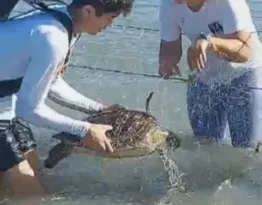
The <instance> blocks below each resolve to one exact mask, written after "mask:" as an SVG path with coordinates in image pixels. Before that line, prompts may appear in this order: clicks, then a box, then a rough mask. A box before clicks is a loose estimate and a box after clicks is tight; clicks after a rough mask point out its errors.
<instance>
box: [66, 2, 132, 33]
mask: <svg viewBox="0 0 262 205" xmlns="http://www.w3.org/2000/svg"><path fill="white" fill-rule="evenodd" d="M133 2H134V0H73V1H72V3H71V4H70V9H71V12H72V14H73V16H72V17H73V21H74V25H75V29H76V31H77V32H79V33H89V34H97V33H99V32H101V31H102V30H103V29H105V28H106V27H107V26H109V25H111V24H112V23H113V21H114V19H115V18H116V17H118V16H119V15H120V14H123V15H124V16H126V15H128V14H129V13H130V12H131V10H132V6H133Z"/></svg>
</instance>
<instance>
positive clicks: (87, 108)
mask: <svg viewBox="0 0 262 205" xmlns="http://www.w3.org/2000/svg"><path fill="white" fill-rule="evenodd" d="M48 97H49V98H50V99H51V100H52V101H54V102H56V103H58V104H60V105H62V106H65V107H68V108H70V109H74V110H77V111H80V112H85V113H90V112H92V111H98V110H101V109H103V108H104V105H102V104H101V103H99V102H96V101H94V100H92V99H89V98H87V97H85V96H84V95H82V94H81V93H79V92H77V91H76V90H75V89H73V88H72V87H71V86H70V85H68V84H67V83H66V82H65V81H64V80H63V79H62V77H61V76H60V75H59V76H58V77H57V78H56V80H55V82H54V83H53V84H52V86H51V88H50V91H49V93H48Z"/></svg>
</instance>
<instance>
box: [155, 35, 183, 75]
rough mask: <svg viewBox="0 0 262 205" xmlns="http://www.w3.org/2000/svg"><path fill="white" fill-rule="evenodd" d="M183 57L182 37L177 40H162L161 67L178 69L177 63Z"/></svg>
mask: <svg viewBox="0 0 262 205" xmlns="http://www.w3.org/2000/svg"><path fill="white" fill-rule="evenodd" d="M181 57H182V43H181V37H180V38H179V39H177V40H175V41H169V42H168V41H164V40H161V42H160V50H159V67H160V68H159V69H164V68H168V70H172V69H177V64H178V63H179V61H180V59H181Z"/></svg>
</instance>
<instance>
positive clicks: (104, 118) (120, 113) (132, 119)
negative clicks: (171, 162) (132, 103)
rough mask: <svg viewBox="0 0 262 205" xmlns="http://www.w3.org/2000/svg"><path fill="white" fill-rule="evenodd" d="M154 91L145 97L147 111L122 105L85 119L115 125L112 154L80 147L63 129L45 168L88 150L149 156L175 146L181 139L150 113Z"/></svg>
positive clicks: (121, 155)
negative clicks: (73, 154) (163, 126)
mask: <svg viewBox="0 0 262 205" xmlns="http://www.w3.org/2000/svg"><path fill="white" fill-rule="evenodd" d="M152 96H153V92H151V93H150V94H149V96H148V98H147V100H146V106H145V108H146V111H139V110H130V109H126V108H124V107H123V106H121V105H119V104H115V105H112V106H110V107H108V108H106V109H104V110H101V111H98V112H95V113H92V114H90V115H89V116H88V117H87V118H85V119H83V120H84V121H88V122H90V123H97V124H108V125H111V126H112V127H113V129H112V130H110V131H107V132H106V135H107V137H108V138H109V139H110V140H111V144H112V146H113V148H114V152H113V153H112V154H107V155H101V154H99V153H94V152H91V151H90V150H88V149H86V148H83V147H80V146H79V140H78V139H79V137H77V136H74V135H72V134H69V133H65V132H61V133H58V134H55V135H53V136H52V137H53V138H55V139H58V140H60V142H59V143H58V144H56V145H55V146H54V147H52V148H51V150H50V151H49V156H48V158H47V159H46V160H45V162H44V165H45V167H46V168H49V169H51V168H53V167H54V166H55V165H56V164H57V163H59V161H61V160H62V159H63V158H66V157H67V156H69V155H70V154H72V153H73V152H74V153H83V152H84V153H89V154H93V155H98V156H100V157H106V158H127V157H139V156H146V155H150V154H152V153H154V152H155V151H157V150H163V149H165V148H167V147H171V148H172V149H176V148H177V147H179V145H180V139H179V138H178V137H177V136H176V134H175V133H173V132H172V131H170V130H167V129H164V128H162V127H161V126H160V125H159V124H158V122H157V120H156V118H155V117H153V116H152V115H151V114H150V112H149V103H150V101H151V99H152Z"/></svg>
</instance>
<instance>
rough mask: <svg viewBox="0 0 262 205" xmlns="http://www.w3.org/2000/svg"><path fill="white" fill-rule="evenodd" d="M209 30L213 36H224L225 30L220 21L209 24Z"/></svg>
mask: <svg viewBox="0 0 262 205" xmlns="http://www.w3.org/2000/svg"><path fill="white" fill-rule="evenodd" d="M208 28H209V29H210V31H211V32H212V33H213V34H216V35H222V34H224V28H223V26H222V25H221V23H220V22H219V21H214V22H212V23H210V24H208Z"/></svg>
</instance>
